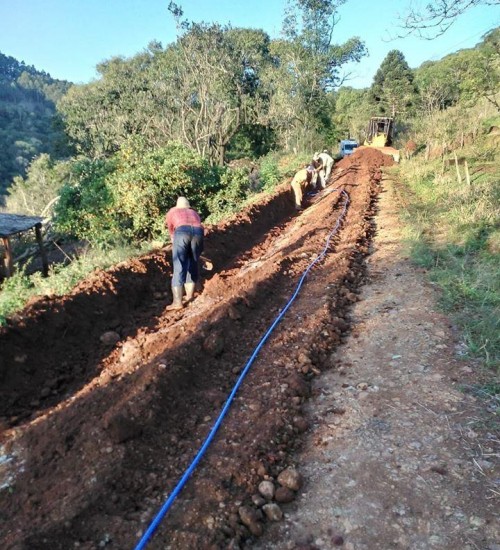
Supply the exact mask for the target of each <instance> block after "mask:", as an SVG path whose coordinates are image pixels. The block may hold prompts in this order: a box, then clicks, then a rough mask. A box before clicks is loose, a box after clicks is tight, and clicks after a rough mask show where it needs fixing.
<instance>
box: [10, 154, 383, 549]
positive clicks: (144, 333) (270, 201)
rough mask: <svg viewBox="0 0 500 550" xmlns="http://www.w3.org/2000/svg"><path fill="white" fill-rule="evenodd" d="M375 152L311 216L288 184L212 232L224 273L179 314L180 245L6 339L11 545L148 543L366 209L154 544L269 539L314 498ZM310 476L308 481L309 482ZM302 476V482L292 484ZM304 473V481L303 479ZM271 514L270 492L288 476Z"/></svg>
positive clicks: (40, 308) (27, 319)
mask: <svg viewBox="0 0 500 550" xmlns="http://www.w3.org/2000/svg"><path fill="white" fill-rule="evenodd" d="M391 162H392V160H391V159H390V158H389V157H384V156H383V155H382V154H381V153H379V152H378V151H375V150H364V151H359V152H357V153H356V154H354V155H353V156H352V157H349V158H347V159H344V160H342V161H341V162H340V163H339V164H338V165H337V166H336V168H335V171H334V173H333V175H332V178H331V183H330V186H329V187H327V189H326V190H325V191H323V192H322V193H321V194H320V195H316V196H314V197H312V198H311V204H310V205H309V207H308V208H307V209H306V210H305V211H304V212H302V213H301V214H300V215H298V216H296V215H295V214H294V213H293V200H292V197H291V192H290V189H289V185H288V184H286V185H283V186H282V187H280V188H279V189H277V191H276V192H275V193H274V194H273V195H272V196H269V197H267V198H266V199H264V200H263V201H262V202H259V203H257V204H254V205H253V206H251V207H249V208H248V209H247V210H246V211H244V212H242V213H241V214H239V215H238V216H236V217H235V218H234V219H232V220H231V221H230V222H227V223H225V224H222V225H220V226H217V227H212V228H210V230H209V231H208V235H207V238H206V246H205V248H206V255H207V256H208V257H209V258H210V260H211V261H212V262H213V263H214V271H213V272H212V275H211V276H210V278H207V279H206V280H205V281H204V284H203V289H202V291H201V292H200V293H199V295H198V296H197V298H196V299H195V301H194V302H193V303H192V304H191V305H189V307H187V308H185V309H184V310H182V311H179V312H166V311H165V306H166V305H167V304H168V303H170V301H171V294H170V291H169V288H168V287H169V276H170V273H171V266H170V251H169V250H168V249H166V250H162V251H159V252H156V253H153V254H150V255H148V256H145V257H143V258H140V259H136V260H133V261H131V262H127V263H122V264H120V265H117V266H116V267H115V268H114V269H111V270H108V271H99V272H96V273H95V274H94V275H93V276H92V277H90V278H89V279H88V280H86V281H85V282H83V283H81V284H80V285H78V286H77V287H76V288H75V289H74V291H73V292H72V293H71V294H69V295H67V296H64V297H59V298H57V297H47V298H45V299H41V300H36V301H34V303H32V304H31V305H29V306H28V307H27V308H26V309H25V310H24V311H22V312H21V313H20V314H19V315H17V316H15V317H14V318H12V319H11V320H10V322H9V325H8V326H7V327H5V328H2V329H0V346H1V350H2V354H1V357H0V361H1V363H0V415H1V426H2V433H1V440H0V441H1V447H0V453H1V454H0V517H1V518H2V528H1V534H0V545H1V547H2V548H12V549H14V548H15V549H21V548H26V549H51V550H57V549H64V550H67V549H68V548H81V549H89V550H90V549H95V548H100V547H106V548H117V549H123V548H132V547H133V546H134V544H135V543H136V542H137V540H138V537H140V535H141V533H143V532H144V530H145V529H146V528H147V526H148V525H149V523H150V521H151V520H152V519H153V517H154V516H155V514H156V512H157V511H158V509H159V508H160V507H161V505H162V504H163V502H164V501H165V498H166V496H167V495H168V494H169V493H170V492H171V491H172V489H173V488H174V487H175V485H176V483H177V481H178V479H179V478H180V477H181V475H182V473H183V472H184V470H185V469H186V467H187V466H188V465H189V464H190V462H191V460H192V458H193V457H194V455H195V453H196V451H197V449H198V448H199V446H200V444H201V443H202V441H203V440H204V438H205V437H206V436H207V434H208V432H209V430H210V428H211V426H212V424H213V422H214V421H215V419H216V417H217V415H218V413H219V412H220V410H221V407H222V405H223V403H224V402H225V399H226V397H227V395H228V394H229V392H230V390H231V388H232V386H233V384H234V383H235V381H236V380H237V378H238V374H239V372H240V371H241V369H242V368H243V366H244V365H245V363H246V361H247V360H248V358H249V357H250V356H251V354H252V352H253V350H254V348H255V346H256V345H257V344H258V342H259V340H260V338H261V337H262V336H263V334H264V333H265V332H266V330H267V328H268V327H269V326H270V325H271V323H272V322H273V321H274V319H275V318H276V316H277V315H278V314H279V312H280V311H281V309H282V308H283V307H284V306H285V304H286V303H287V302H288V300H289V298H290V297H291V296H292V294H293V292H294V290H295V288H296V285H297V283H298V281H299V279H300V277H301V275H302V273H303V272H304V270H305V269H306V267H307V266H308V265H309V264H310V263H311V261H312V260H313V259H314V258H316V257H317V255H318V254H319V253H320V252H321V250H322V249H323V247H324V246H325V242H326V238H327V236H328V234H329V233H330V231H331V229H332V228H333V227H334V226H335V225H336V223H337V221H338V220H339V217H340V214H341V212H342V210H343V208H344V206H345V196H344V195H343V194H341V193H340V190H342V189H344V190H345V191H347V193H348V194H349V204H348V206H347V212H346V216H345V219H344V220H343V221H342V222H341V224H340V230H339V232H338V234H337V235H336V236H335V238H334V239H333V241H332V243H331V247H330V251H329V253H328V254H327V255H326V257H325V259H324V260H322V261H321V262H320V263H319V264H318V265H317V266H316V267H315V268H314V270H312V271H311V273H310V274H309V275H308V277H307V279H306V281H305V284H304V286H303V288H302V290H301V292H300V294H299V296H298V298H297V299H296V301H295V302H294V304H293V305H292V307H291V308H290V310H289V311H288V312H287V314H286V316H285V318H284V319H283V320H282V321H281V322H280V323H279V324H278V326H277V327H276V329H275V330H274V332H273V334H272V336H271V337H270V339H269V340H268V342H267V343H266V345H265V346H264V348H263V349H262V351H261V352H260V354H259V356H258V358H257V360H256V362H255V363H254V365H253V366H252V369H251V370H250V372H249V373H248V375H247V377H246V379H245V381H244V383H243V385H242V387H241V388H240V390H239V392H238V394H237V397H236V399H235V402H234V403H233V405H232V408H231V409H230V412H229V414H228V416H227V417H226V419H225V422H224V424H223V425H222V427H221V429H220V431H219V433H218V436H217V438H216V439H215V441H214V443H213V444H212V446H211V448H210V449H209V450H208V452H207V454H206V456H205V458H204V459H203V461H202V462H201V464H200V466H199V468H198V470H197V471H196V472H195V474H194V476H193V477H192V479H191V480H190V481H189V483H188V484H187V486H186V487H185V489H184V490H183V492H182V493H181V495H180V497H179V498H178V500H177V501H176V503H175V504H174V506H173V508H172V510H171V511H170V512H169V514H168V515H167V517H166V518H165V520H164V521H163V523H162V524H161V526H160V528H159V530H158V532H157V533H156V535H155V537H154V538H153V539H152V541H151V543H150V545H149V547H150V548H179V549H180V548H187V547H193V548H226V547H232V548H237V547H238V546H240V547H241V546H245V545H251V544H253V543H254V542H255V540H256V538H257V537H259V536H260V535H261V533H262V532H263V531H264V530H265V527H266V525H267V524H268V523H269V522H271V521H272V520H273V519H276V517H277V516H279V514H280V513H281V505H282V504H283V503H284V502H286V501H289V500H293V499H294V498H295V497H296V494H297V490H298V487H299V485H300V479H298V478H299V476H296V475H295V474H296V472H294V470H293V468H292V470H287V473H288V474H289V475H286V474H283V475H282V476H281V477H279V476H280V474H281V473H282V472H283V471H284V470H286V469H287V468H289V467H292V466H294V464H293V459H292V458H291V456H292V453H293V452H294V450H295V449H296V448H297V445H298V444H299V443H300V441H301V439H302V434H303V432H304V431H305V430H307V427H308V426H307V425H308V421H307V419H306V417H305V416H304V406H305V403H306V402H307V399H308V397H309V395H310V391H311V383H312V381H313V380H314V379H315V378H316V377H318V376H319V375H320V374H321V372H322V371H323V370H328V369H329V368H330V367H333V366H334V365H335V364H336V361H337V360H336V359H335V349H336V348H337V346H338V344H339V343H340V342H341V341H342V340H344V339H345V334H346V331H347V330H348V328H349V310H350V308H351V306H352V304H353V303H355V302H356V301H357V300H358V288H359V285H360V284H361V283H362V281H363V279H364V276H365V256H366V255H367V253H368V250H369V243H370V238H371V235H372V233H373V223H372V217H373V215H374V201H375V198H376V195H377V192H378V189H379V182H380V178H381V172H380V168H381V166H383V165H386V164H389V163H391ZM294 476H295V477H294ZM284 477H285V478H288V481H287V480H284ZM290 477H292V478H293V479H292V481H290V479H289V478H290ZM280 479H281V482H282V487H281V489H282V490H281V491H280V492H279V493H278V494H277V495H276V497H273V499H274V500H273V501H272V503H271V504H272V506H268V507H267V508H266V507H265V506H263V502H262V501H261V500H259V498H258V487H259V484H261V482H262V481H270V480H278V481H279V480H280Z"/></svg>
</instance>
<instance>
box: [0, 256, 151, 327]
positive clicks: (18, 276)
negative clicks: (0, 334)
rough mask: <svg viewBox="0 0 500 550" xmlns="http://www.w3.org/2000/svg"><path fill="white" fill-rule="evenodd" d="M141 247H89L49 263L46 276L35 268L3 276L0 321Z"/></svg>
mask: <svg viewBox="0 0 500 550" xmlns="http://www.w3.org/2000/svg"><path fill="white" fill-rule="evenodd" d="M145 251H146V249H145V248H141V249H138V248H133V247H121V248H115V249H112V250H99V249H92V250H89V251H87V252H85V253H84V254H82V255H80V256H79V257H78V258H73V260H72V261H71V262H70V263H69V264H67V265H63V264H57V265H52V266H51V267H50V271H49V276H48V277H46V278H45V277H42V274H41V273H39V272H37V273H34V274H33V275H26V273H25V270H24V269H21V270H18V271H17V272H16V273H15V274H14V275H13V276H12V277H10V278H8V279H5V281H4V282H3V284H2V286H1V287H0V325H5V323H6V321H7V318H8V317H9V316H11V315H13V314H14V313H16V312H17V311H19V310H21V309H22V308H23V307H24V306H25V305H26V303H27V302H28V301H29V300H30V299H32V298H34V297H36V296H53V295H56V296H61V295H63V294H67V293H68V292H70V291H71V289H72V288H73V287H74V286H75V285H76V284H77V283H78V282H80V281H81V280H83V279H85V278H86V277H87V276H88V275H89V274H90V273H91V272H92V271H94V270H96V269H106V268H107V267H110V266H111V265H114V264H116V263H118V262H121V261H124V260H127V259H129V258H131V257H134V256H137V255H139V254H142V253H144V252H145Z"/></svg>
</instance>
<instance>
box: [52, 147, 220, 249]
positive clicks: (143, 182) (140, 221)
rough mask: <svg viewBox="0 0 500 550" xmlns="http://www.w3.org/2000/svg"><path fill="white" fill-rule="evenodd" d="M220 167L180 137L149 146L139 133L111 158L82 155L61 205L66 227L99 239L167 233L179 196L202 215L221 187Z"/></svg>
mask: <svg viewBox="0 0 500 550" xmlns="http://www.w3.org/2000/svg"><path fill="white" fill-rule="evenodd" d="M220 186H221V183H220V175H219V171H218V169H217V168H212V167H211V166H210V165H209V164H208V162H207V161H206V160H205V159H203V158H202V157H201V156H200V155H198V154H197V153H196V152H194V151H192V150H190V149H188V148H187V147H185V146H183V145H181V144H179V143H171V144H169V145H167V146H166V147H163V148H161V149H156V150H154V151H150V150H149V151H146V150H145V149H144V147H143V145H142V143H141V141H140V140H139V139H137V138H134V139H131V140H129V142H128V143H127V144H126V145H125V146H124V147H123V148H122V149H121V150H120V151H119V152H118V153H117V154H116V155H115V156H114V157H113V158H112V159H110V160H103V159H100V160H90V159H82V160H79V161H78V162H76V163H74V165H73V167H72V182H71V183H68V184H66V185H65V186H64V187H63V189H62V191H61V197H60V200H59V204H58V205H57V208H56V224H57V228H58V229H59V230H60V231H63V232H65V233H68V234H70V235H73V236H75V237H78V238H81V239H86V240H88V241H90V242H91V243H93V244H99V245H104V244H112V243H116V242H121V241H126V242H134V241H135V242H137V241H140V240H143V239H148V238H152V237H160V238H165V236H166V233H165V229H164V217H165V214H166V212H167V211H168V210H169V209H170V208H171V207H172V206H175V203H176V200H177V197H179V196H180V195H183V196H185V197H187V198H188V200H189V201H190V203H191V205H192V206H193V208H196V209H197V210H198V211H199V212H200V214H201V215H202V216H206V215H207V214H208V213H209V208H208V205H207V198H208V197H210V196H211V195H213V194H214V193H216V192H217V191H218V190H219V189H220Z"/></svg>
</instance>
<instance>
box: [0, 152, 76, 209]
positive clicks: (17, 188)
mask: <svg viewBox="0 0 500 550" xmlns="http://www.w3.org/2000/svg"><path fill="white" fill-rule="evenodd" d="M70 178H71V168H70V163H69V162H68V161H59V162H55V161H53V160H52V159H51V158H50V156H49V155H48V154H46V153H42V154H41V155H40V156H39V157H37V158H36V159H34V160H33V162H32V163H31V164H30V165H29V167H28V169H27V173H26V177H25V178H23V177H21V176H16V177H15V178H14V183H13V184H12V185H11V187H10V188H9V189H8V195H7V197H6V200H5V205H6V210H7V211H8V212H14V213H17V214H27V215H29V216H43V217H50V216H51V215H52V211H53V208H54V203H55V201H56V200H57V197H58V195H59V191H60V189H61V187H62V186H63V184H64V183H65V182H67V181H69V179H70Z"/></svg>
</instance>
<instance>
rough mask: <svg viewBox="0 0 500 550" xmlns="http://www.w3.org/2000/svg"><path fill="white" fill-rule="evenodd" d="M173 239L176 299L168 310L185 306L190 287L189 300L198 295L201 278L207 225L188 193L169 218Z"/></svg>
mask: <svg viewBox="0 0 500 550" xmlns="http://www.w3.org/2000/svg"><path fill="white" fill-rule="evenodd" d="M165 225H166V226H167V227H168V231H169V233H170V237H171V239H172V260H173V275H172V294H173V302H172V304H171V305H170V306H167V310H176V309H182V307H183V303H182V295H183V293H184V290H186V299H185V302H186V303H187V302H190V301H191V300H192V299H193V297H194V291H195V287H196V283H197V281H198V261H199V259H200V255H201V253H202V252H203V236H204V231H203V226H202V224H201V219H200V216H199V214H198V213H197V212H196V211H195V210H193V209H192V208H190V206H189V202H188V200H187V199H186V198H185V197H179V198H178V199H177V205H176V206H175V207H174V208H171V209H170V210H169V211H168V213H167V216H166V218H165Z"/></svg>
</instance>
